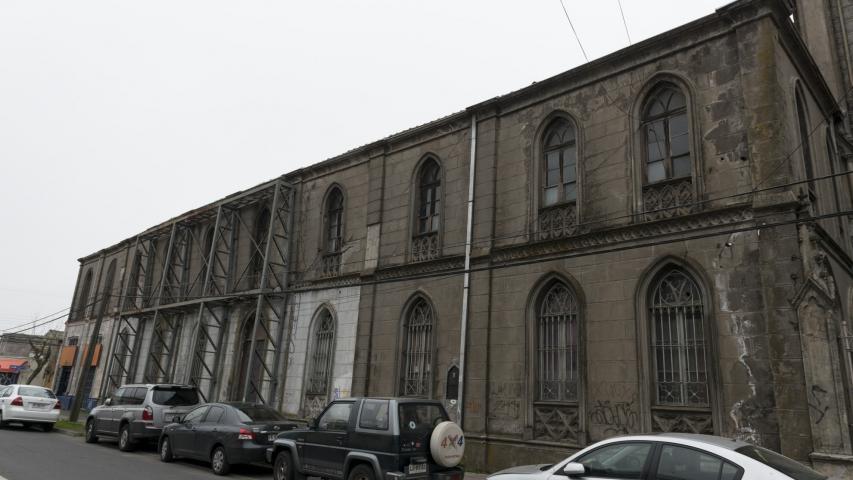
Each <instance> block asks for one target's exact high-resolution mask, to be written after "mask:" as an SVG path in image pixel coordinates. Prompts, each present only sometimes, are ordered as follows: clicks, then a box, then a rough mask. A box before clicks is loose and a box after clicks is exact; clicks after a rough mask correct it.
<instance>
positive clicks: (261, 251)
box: [250, 207, 270, 287]
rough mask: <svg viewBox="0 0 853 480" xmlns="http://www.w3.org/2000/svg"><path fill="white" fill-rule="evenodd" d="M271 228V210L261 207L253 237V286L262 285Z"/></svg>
mask: <svg viewBox="0 0 853 480" xmlns="http://www.w3.org/2000/svg"><path fill="white" fill-rule="evenodd" d="M269 229H270V210H269V208H266V207H265V208H263V209H261V211H260V213H259V214H258V217H257V219H256V220H255V232H254V235H253V238H252V264H251V268H252V271H251V272H250V273H251V275H250V277H251V278H250V280H251V284H252V287H258V286H260V280H261V273H262V272H263V268H264V255H265V254H266V249H267V238H268V231H269Z"/></svg>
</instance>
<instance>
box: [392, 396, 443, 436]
mask: <svg viewBox="0 0 853 480" xmlns="http://www.w3.org/2000/svg"><path fill="white" fill-rule="evenodd" d="M398 410H399V415H400V431H401V432H406V433H408V432H412V431H431V430H432V429H433V427H435V426H436V425H438V424H439V423H441V422H443V421H445V420H447V419H448V418H447V413H446V412H445V411H444V409H443V408H441V407H440V406H439V405H435V404H422V403H404V404H402V405H400V407H399V409H398Z"/></svg>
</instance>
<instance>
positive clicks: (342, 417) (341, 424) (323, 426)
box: [317, 402, 352, 431]
mask: <svg viewBox="0 0 853 480" xmlns="http://www.w3.org/2000/svg"><path fill="white" fill-rule="evenodd" d="M351 411H352V403H351V402H348V403H335V404H333V405H332V406H330V407H329V408H328V410H326V411H325V413H323V416H322V417H320V421H319V422H317V428H318V429H319V430H336V431H344V430H346V429H347V427H348V426H349V415H350V412H351Z"/></svg>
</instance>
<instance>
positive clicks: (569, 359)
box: [536, 281, 580, 402]
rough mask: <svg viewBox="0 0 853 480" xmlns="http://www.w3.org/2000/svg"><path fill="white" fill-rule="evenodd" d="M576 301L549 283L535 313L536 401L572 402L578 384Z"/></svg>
mask: <svg viewBox="0 0 853 480" xmlns="http://www.w3.org/2000/svg"><path fill="white" fill-rule="evenodd" d="M578 348H579V342H578V301H577V298H576V296H575V294H574V292H572V290H571V289H570V288H569V287H568V286H567V285H566V284H565V283H563V282H560V281H555V282H553V283H552V284H551V285H550V286H549V287H548V288H547V290H545V293H544V294H543V295H542V296H541V298H540V300H539V303H538V305H537V309H536V380H537V382H536V383H537V385H536V399H537V400H540V401H552V402H576V401H577V400H578V383H579V374H578V372H579V371H580V369H579V366H578V364H579V352H578Z"/></svg>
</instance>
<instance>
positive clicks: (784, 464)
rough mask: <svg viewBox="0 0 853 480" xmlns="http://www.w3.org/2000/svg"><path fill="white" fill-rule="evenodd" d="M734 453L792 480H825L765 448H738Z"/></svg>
mask: <svg viewBox="0 0 853 480" xmlns="http://www.w3.org/2000/svg"><path fill="white" fill-rule="evenodd" d="M735 451H736V452H737V453H740V454H741V455H746V456H747V457H749V458H751V459H753V460H757V461H759V462H761V463H763V464H765V465H767V466H768V467H770V468H772V469H774V470H778V471H780V472H782V473H784V474H785V475H787V476H789V477H791V478H793V479H794V480H826V476H824V475H821V474H820V473H818V472H816V471H814V470H812V469H811V468H809V467H807V466H805V465H803V464H801V463H799V462H797V461H794V460H791V459H790V458H788V457H786V456H784V455H779V454H778V453H776V452H774V451H772V450H767V449H766V448H761V447H756V446H753V445H749V446H746V447H740V448H738V449H737V450H735Z"/></svg>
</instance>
